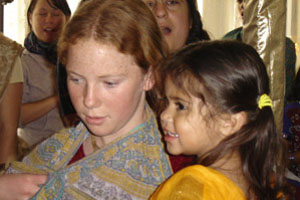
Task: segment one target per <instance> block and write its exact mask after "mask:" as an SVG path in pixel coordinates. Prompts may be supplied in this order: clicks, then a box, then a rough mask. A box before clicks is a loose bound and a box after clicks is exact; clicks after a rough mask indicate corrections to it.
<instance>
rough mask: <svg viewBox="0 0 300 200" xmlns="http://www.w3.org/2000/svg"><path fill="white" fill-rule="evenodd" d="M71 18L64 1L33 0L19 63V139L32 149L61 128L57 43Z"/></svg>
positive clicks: (29, 9)
mask: <svg viewBox="0 0 300 200" xmlns="http://www.w3.org/2000/svg"><path fill="white" fill-rule="evenodd" d="M70 15H71V11H70V8H69V6H68V4H67V1H66V0H32V1H31V3H30V5H29V8H28V11H27V21H28V25H29V27H30V33H29V34H28V35H27V37H26V39H25V42H24V46H25V50H24V52H23V54H22V57H21V61H22V66H23V72H24V88H23V98H22V108H21V129H20V131H19V135H20V137H21V138H22V139H23V140H25V142H26V143H27V145H28V146H33V145H35V144H37V143H39V142H41V141H42V140H43V139H45V138H47V137H49V136H50V135H52V134H53V133H55V132H57V131H59V130H60V129H61V128H63V121H62V119H61V117H60V114H59V111H58V109H57V107H58V98H57V94H56V89H55V66H56V63H57V53H56V42H57V40H58V37H59V35H60V33H61V31H62V28H63V26H64V25H65V23H66V22H67V20H68V19H69V17H70Z"/></svg>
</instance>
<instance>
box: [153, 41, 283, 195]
mask: <svg viewBox="0 0 300 200" xmlns="http://www.w3.org/2000/svg"><path fill="white" fill-rule="evenodd" d="M156 76H157V81H158V88H159V91H160V96H162V97H164V98H163V99H164V103H163V105H164V106H163V108H162V112H161V115H160V118H161V125H162V128H163V130H164V139H165V141H166V144H167V150H168V151H169V153H171V154H173V155H178V154H186V155H194V154H196V155H197V157H198V164H197V165H193V166H190V167H187V168H184V169H183V170H181V171H179V172H177V173H175V174H174V175H173V176H172V177H171V178H170V179H169V180H167V181H166V182H165V183H163V184H162V185H161V186H160V187H159V188H158V189H157V190H156V192H155V193H154V194H153V195H152V197H151V199H193V200H194V199H230V200H233V199H239V200H241V199H263V200H266V199H272V200H274V199H285V198H286V197H287V195H286V194H287V192H286V188H285V181H284V171H285V166H284V160H285V157H284V151H283V147H284V146H283V143H282V141H281V138H280V134H278V133H277V132H276V127H275V122H274V116H273V112H272V101H271V99H270V97H269V92H270V89H269V79H268V75H267V71H266V67H265V65H264V63H263V61H262V60H261V58H260V57H259V55H258V53H257V52H256V51H255V50H254V49H253V48H252V47H251V46H249V45H246V44H242V43H239V42H234V41H215V42H200V43H194V44H192V45H189V46H187V47H185V48H184V49H182V50H181V51H179V52H177V53H175V54H174V55H172V56H170V57H169V58H168V59H166V61H165V62H163V63H162V64H161V67H160V68H158V70H157V73H156Z"/></svg>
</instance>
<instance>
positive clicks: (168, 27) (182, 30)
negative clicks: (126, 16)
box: [143, 0, 210, 52]
mask: <svg viewBox="0 0 300 200" xmlns="http://www.w3.org/2000/svg"><path fill="white" fill-rule="evenodd" d="M143 1H144V2H145V3H146V4H147V5H148V6H149V7H150V8H151V10H152V11H153V13H154V15H155V17H156V20H157V22H158V24H159V26H160V28H161V31H162V33H163V35H164V37H165V39H166V41H167V43H168V46H169V50H170V51H171V52H173V51H175V50H178V49H180V48H182V47H183V46H184V45H185V44H189V43H192V42H196V41H199V40H209V39H210V38H209V35H208V33H207V32H206V31H205V30H204V29H203V23H202V21H201V16H200V13H199V11H198V10H197V2H196V0H178V1H170V0H143Z"/></svg>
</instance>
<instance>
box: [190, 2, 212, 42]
mask: <svg viewBox="0 0 300 200" xmlns="http://www.w3.org/2000/svg"><path fill="white" fill-rule="evenodd" d="M186 1H187V3H188V7H189V14H190V19H191V22H192V27H191V29H190V32H189V35H188V38H187V41H186V44H189V43H192V42H196V41H200V40H210V37H209V35H208V33H207V32H206V30H204V29H203V23H202V20H201V15H200V13H199V11H198V9H197V3H196V0H186Z"/></svg>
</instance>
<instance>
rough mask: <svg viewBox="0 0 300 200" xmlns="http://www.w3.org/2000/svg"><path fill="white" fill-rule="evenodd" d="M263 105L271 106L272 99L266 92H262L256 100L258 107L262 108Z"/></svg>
mask: <svg viewBox="0 0 300 200" xmlns="http://www.w3.org/2000/svg"><path fill="white" fill-rule="evenodd" d="M265 106H270V107H271V108H272V107H273V104H272V100H271V98H270V97H269V95H267V94H262V95H261V96H260V97H259V100H258V108H259V109H262V108H263V107H265Z"/></svg>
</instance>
